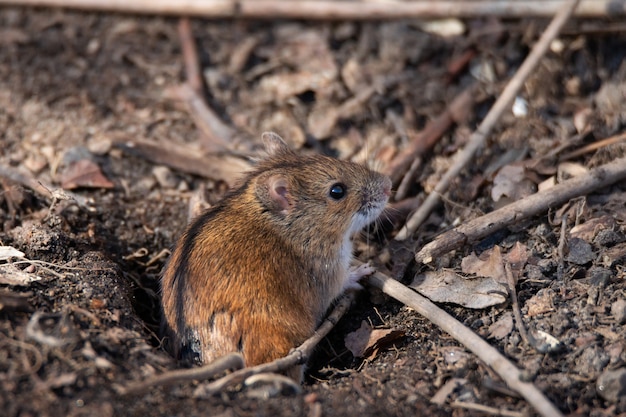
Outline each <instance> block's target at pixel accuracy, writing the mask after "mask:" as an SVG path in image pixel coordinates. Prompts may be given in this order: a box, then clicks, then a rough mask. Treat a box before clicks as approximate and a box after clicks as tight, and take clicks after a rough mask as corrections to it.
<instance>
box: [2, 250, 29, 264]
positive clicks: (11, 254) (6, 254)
mask: <svg viewBox="0 0 626 417" xmlns="http://www.w3.org/2000/svg"><path fill="white" fill-rule="evenodd" d="M24 256H25V255H24V252H21V251H19V250H17V249H15V248H14V247H13V246H0V261H6V260H7V259H9V258H23V257H24Z"/></svg>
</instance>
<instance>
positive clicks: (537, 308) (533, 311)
mask: <svg viewBox="0 0 626 417" xmlns="http://www.w3.org/2000/svg"><path fill="white" fill-rule="evenodd" d="M552 298H553V293H552V290H549V289H547V290H546V289H541V290H539V291H538V292H537V294H535V295H533V296H532V297H531V298H530V299H529V300H528V301H526V306H527V307H528V313H527V315H528V317H534V316H536V315H538V314H544V313H549V312H551V311H554V303H553V301H552Z"/></svg>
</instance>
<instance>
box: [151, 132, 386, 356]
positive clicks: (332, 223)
mask: <svg viewBox="0 0 626 417" xmlns="http://www.w3.org/2000/svg"><path fill="white" fill-rule="evenodd" d="M264 139H265V141H266V148H267V150H268V152H269V154H270V156H269V157H268V158H267V159H265V160H263V161H261V162H260V163H259V164H258V166H257V168H256V170H255V171H254V172H251V173H249V174H248V175H247V177H246V178H245V179H244V181H243V185H242V186H241V187H240V188H239V189H238V190H236V191H234V192H233V193H231V194H229V195H228V196H226V197H225V198H224V199H223V200H222V202H221V203H220V204H218V205H216V206H215V207H213V208H211V209H209V210H208V211H207V212H206V213H204V214H203V215H201V216H200V217H199V218H197V219H196V220H195V221H193V222H192V224H191V225H190V226H189V227H188V228H187V230H186V232H185V233H184V235H183V236H182V237H181V239H180V240H179V242H178V244H177V246H176V249H175V250H174V252H173V254H172V257H171V259H170V261H169V262H168V265H167V266H166V268H165V270H164V273H163V277H162V302H163V321H162V325H163V326H162V327H163V333H164V336H165V337H166V338H167V339H168V345H169V347H170V350H171V351H172V353H173V354H174V355H175V356H176V357H179V358H181V359H186V360H191V361H193V362H197V363H208V362H210V361H212V360H214V359H215V358H217V357H219V356H221V355H224V354H226V353H229V352H236V351H239V352H241V353H242V354H243V356H244V358H245V360H246V364H247V365H256V364H260V363H264V362H268V361H271V360H274V359H276V358H279V357H281V356H284V355H285V354H287V353H288V352H289V350H291V349H292V348H294V347H296V346H297V345H299V344H300V343H302V342H303V341H304V340H306V339H307V338H308V337H310V336H311V335H312V334H313V332H314V331H315V328H316V326H317V325H318V324H319V321H320V320H321V318H322V317H323V314H324V313H325V311H326V310H327V308H328V307H329V305H330V303H331V302H332V301H333V300H334V299H335V298H336V297H337V296H338V295H340V294H341V292H342V291H343V289H344V288H345V287H346V285H347V283H348V281H347V280H348V274H349V262H350V259H351V256H352V254H351V250H352V246H351V243H350V234H352V233H354V232H356V230H351V228H357V227H358V228H359V229H360V228H361V227H363V226H364V224H361V223H360V222H359V223H358V224H354V222H353V221H352V219H353V218H354V216H355V213H356V212H358V211H359V210H361V211H363V206H364V205H365V204H371V205H373V206H375V207H374V208H373V209H372V210H371V211H370V214H369V216H370V217H371V216H373V217H376V216H378V214H379V213H380V210H381V209H382V206H383V205H384V204H385V202H386V201H387V197H388V195H389V192H390V186H391V184H390V181H389V179H388V178H386V177H384V176H383V175H381V174H377V173H375V172H372V171H370V170H368V169H367V168H365V167H363V166H360V165H357V164H353V163H349V162H343V161H338V160H336V159H332V158H328V157H324V156H319V155H317V156H311V157H302V156H298V155H297V154H295V153H294V152H292V151H291V150H289V149H288V148H287V146H286V145H285V144H284V142H282V140H281V139H280V138H279V137H278V136H276V135H273V134H265V135H264ZM337 183H342V184H344V185H345V187H346V189H347V192H346V196H345V197H344V198H343V199H340V200H335V199H333V198H331V197H330V196H329V189H330V188H331V187H332V186H333V184H337ZM368 220H369V221H371V220H373V218H372V219H369V218H368Z"/></svg>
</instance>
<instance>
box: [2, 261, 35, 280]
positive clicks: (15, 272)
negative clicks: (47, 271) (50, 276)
mask: <svg viewBox="0 0 626 417" xmlns="http://www.w3.org/2000/svg"><path fill="white" fill-rule="evenodd" d="M40 280H41V277H40V276H37V275H35V274H30V273H28V272H26V271H23V270H21V269H19V268H18V267H16V266H15V265H12V264H6V265H0V284H6V285H29V284H30V283H31V282H33V281H40Z"/></svg>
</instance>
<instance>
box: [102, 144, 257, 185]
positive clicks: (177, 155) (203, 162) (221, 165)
mask: <svg viewBox="0 0 626 417" xmlns="http://www.w3.org/2000/svg"><path fill="white" fill-rule="evenodd" d="M114 144H115V146H116V147H118V148H120V149H122V150H123V151H125V152H127V153H129V154H132V155H136V156H139V157H142V158H145V159H147V160H149V161H152V162H154V163H157V164H162V165H167V166H169V167H170V168H174V169H178V170H180V171H182V172H187V173H189V174H194V175H200V176H202V177H204V178H211V179H214V180H222V181H225V182H226V183H227V184H228V185H230V186H233V185H235V184H236V182H237V180H238V179H239V178H240V177H241V176H242V175H243V173H244V172H245V171H247V170H249V169H250V164H249V163H248V162H247V161H246V160H245V159H243V158H239V157H237V156H234V155H232V154H229V153H222V154H218V153H215V154H208V155H201V154H199V152H198V150H197V149H194V148H192V147H190V146H187V145H183V144H178V145H177V144H173V143H168V142H158V143H156V142H151V141H148V140H144V139H128V140H125V139H117V140H115V142H114Z"/></svg>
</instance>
